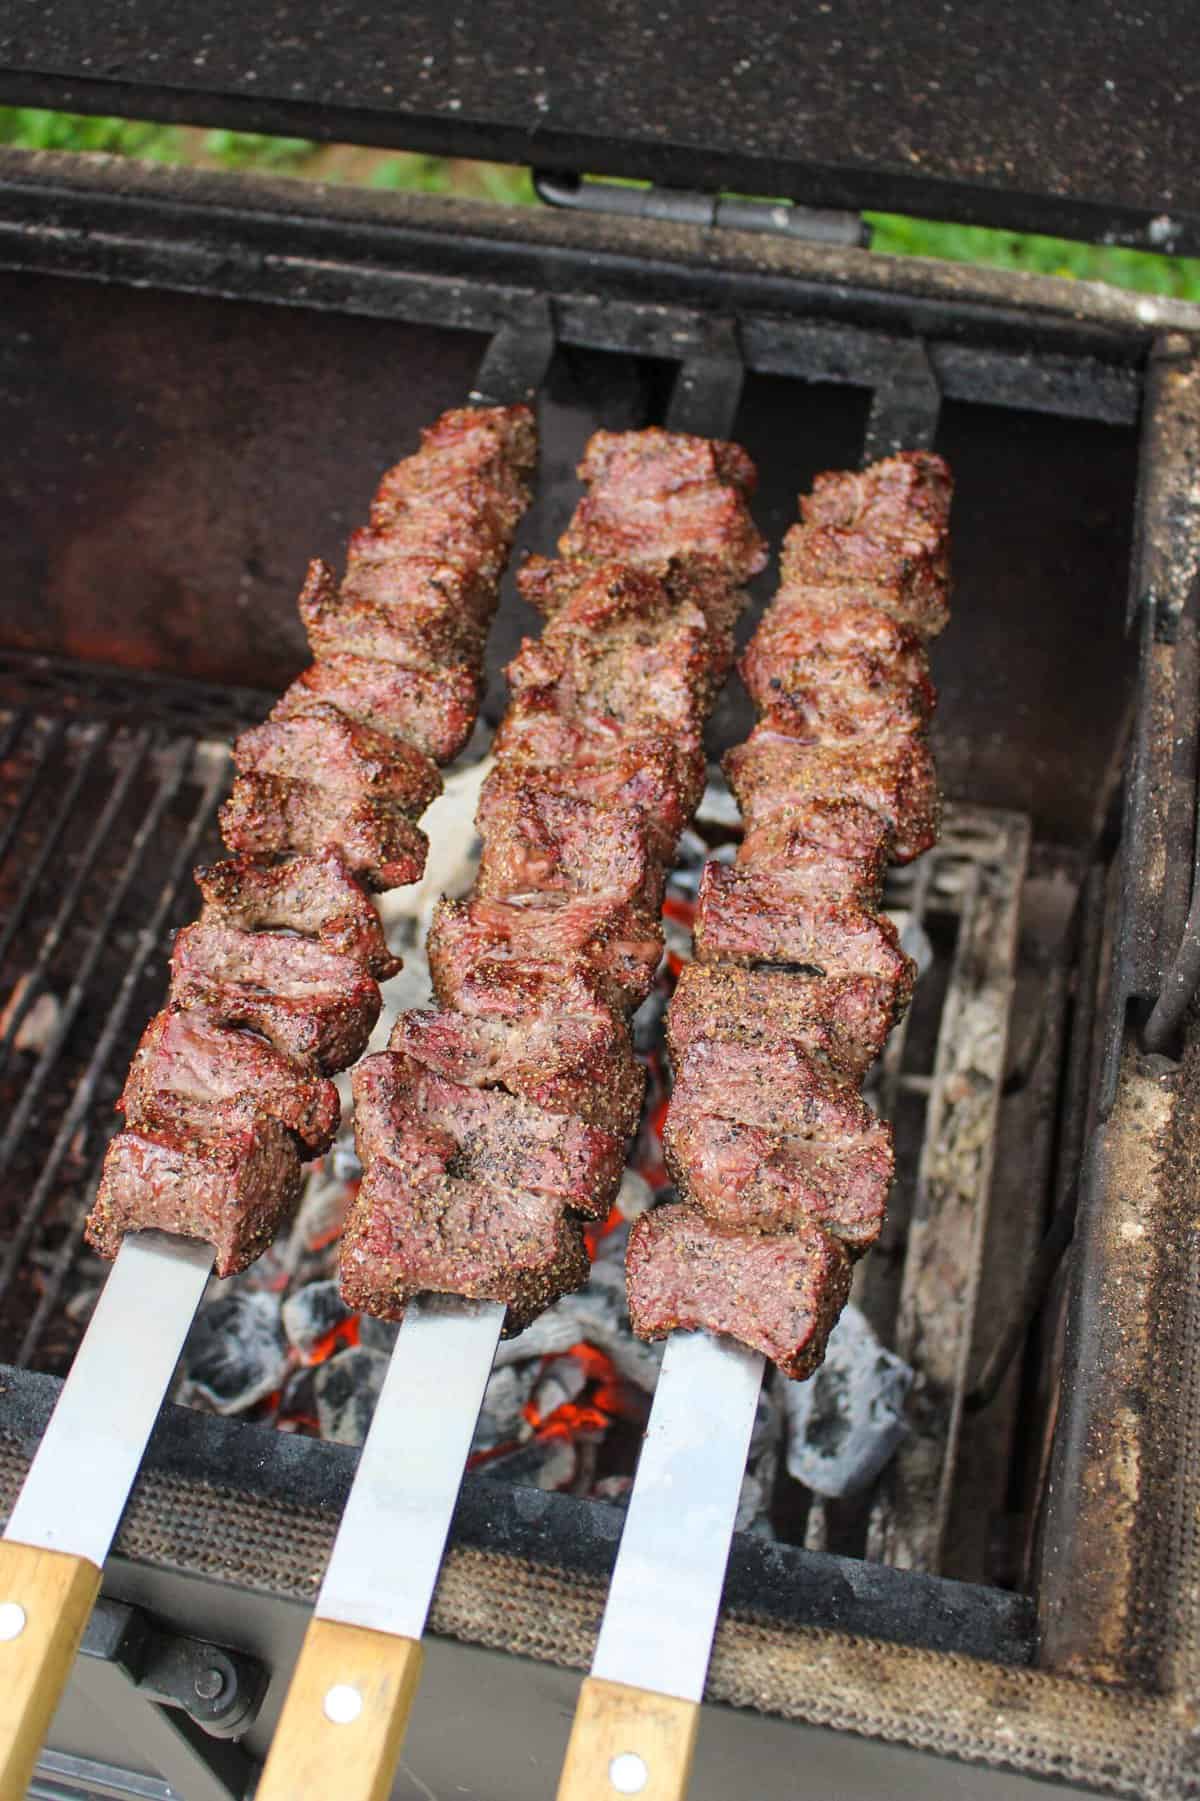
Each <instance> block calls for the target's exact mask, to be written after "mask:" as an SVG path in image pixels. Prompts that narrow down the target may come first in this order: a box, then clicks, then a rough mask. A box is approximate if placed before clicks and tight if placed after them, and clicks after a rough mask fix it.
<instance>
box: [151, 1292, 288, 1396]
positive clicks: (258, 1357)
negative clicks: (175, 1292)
mask: <svg viewBox="0 0 1200 1801" xmlns="http://www.w3.org/2000/svg"><path fill="white" fill-rule="evenodd" d="M183 1356H184V1379H183V1383H182V1386H181V1389H180V1392H179V1397H178V1398H179V1399H180V1400H181V1401H183V1402H184V1403H185V1404H187V1405H190V1406H196V1405H201V1406H205V1405H207V1406H208V1407H209V1408H211V1409H212V1411H213V1412H214V1413H226V1414H228V1413H244V1412H245V1411H246V1409H247V1408H248V1407H253V1406H254V1404H255V1402H256V1401H261V1400H263V1399H265V1397H266V1396H267V1395H269V1394H271V1393H273V1392H274V1390H275V1389H277V1388H280V1387H281V1386H282V1384H283V1379H284V1376H285V1374H286V1373H287V1368H288V1346H287V1340H286V1339H285V1337H284V1333H283V1322H282V1319H281V1317H280V1306H279V1297H278V1295H274V1294H269V1293H267V1292H266V1291H265V1290H262V1289H240V1290H236V1291H234V1292H232V1293H229V1294H219V1295H218V1296H217V1297H216V1299H215V1300H209V1301H206V1302H205V1304H204V1305H203V1306H202V1307H201V1309H200V1311H199V1313H198V1314H197V1315H196V1320H195V1324H194V1325H193V1326H192V1329H191V1331H190V1332H189V1333H188V1338H187V1343H186V1345H185V1346H184V1353H183Z"/></svg>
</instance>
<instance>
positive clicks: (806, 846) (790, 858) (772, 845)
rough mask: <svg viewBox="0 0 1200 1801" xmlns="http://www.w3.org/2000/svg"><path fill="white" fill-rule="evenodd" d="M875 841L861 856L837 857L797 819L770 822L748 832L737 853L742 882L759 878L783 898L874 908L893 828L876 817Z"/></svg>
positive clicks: (880, 892) (881, 885) (873, 815)
mask: <svg viewBox="0 0 1200 1801" xmlns="http://www.w3.org/2000/svg"><path fill="white" fill-rule="evenodd" d="M871 817H872V819H873V820H874V821H875V842H874V845H873V846H872V847H871V848H870V849H864V850H863V851H862V852H861V853H860V854H859V855H857V856H850V857H839V856H835V855H834V853H833V852H832V851H831V850H829V849H828V847H827V846H826V845H823V844H814V842H813V840H812V839H811V838H810V837H809V836H808V835H807V833H806V832H805V830H804V827H803V825H800V824H797V822H796V821H795V820H793V819H770V820H768V821H767V822H766V824H765V825H760V826H755V827H754V829H753V830H752V831H750V832H747V834H746V836H745V838H744V839H743V841H742V846H741V849H740V851H739V853H738V860H737V875H738V878H739V879H743V878H744V879H747V880H748V879H751V878H757V879H759V880H761V881H762V882H763V883H764V885H766V886H769V887H770V888H771V889H773V890H775V891H776V892H778V893H779V894H793V895H795V896H797V898H804V897H807V898H808V899H809V900H819V899H823V898H824V899H829V900H836V899H839V898H841V899H845V900H854V901H858V902H859V904H860V905H861V906H866V907H873V906H877V905H878V903H879V898H880V895H881V894H882V892H883V878H884V874H885V872H886V870H887V861H888V856H887V854H888V849H889V847H890V845H891V842H892V833H891V828H890V827H889V825H888V823H887V821H886V820H885V819H882V818H881V817H880V816H879V814H878V813H872V815H871Z"/></svg>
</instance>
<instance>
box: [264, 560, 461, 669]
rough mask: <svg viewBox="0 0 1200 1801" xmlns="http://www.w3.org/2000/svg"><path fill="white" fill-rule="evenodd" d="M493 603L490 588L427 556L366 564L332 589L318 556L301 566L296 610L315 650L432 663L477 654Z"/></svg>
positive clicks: (421, 666)
mask: <svg viewBox="0 0 1200 1801" xmlns="http://www.w3.org/2000/svg"><path fill="white" fill-rule="evenodd" d="M480 593H482V594H483V595H484V596H485V597H486V601H487V605H486V607H485V606H484V605H483V603H482V601H481V599H480V598H479V596H480ZM494 602H495V592H494V590H492V589H483V590H480V589H479V588H478V584H476V586H475V588H473V587H472V585H471V584H470V583H469V582H467V581H466V579H465V578H464V577H463V575H462V573H461V572H460V571H459V570H456V569H451V568H450V567H449V566H448V565H447V564H445V563H438V562H435V561H433V560H432V559H429V558H419V557H409V558H405V559H401V560H398V561H395V562H393V563H378V564H373V565H371V566H370V568H369V573H368V571H366V570H365V569H364V571H363V579H362V580H361V581H360V580H357V579H356V580H351V579H350V577H347V580H346V583H345V584H344V586H343V589H342V592H341V593H340V594H339V593H338V590H337V585H336V583H335V582H334V578H333V572H332V571H331V570H330V569H329V567H328V565H327V564H325V563H321V562H319V561H318V562H313V563H310V564H309V566H308V577H307V579H306V581H305V584H304V587H303V589H302V590H301V593H300V617H301V618H302V619H303V621H304V629H305V631H306V632H307V633H308V641H309V643H310V644H311V645H312V649H313V655H314V656H316V657H332V656H340V655H349V656H359V657H375V658H377V659H379V660H381V661H383V662H385V663H400V664H404V665H406V666H408V667H410V668H413V669H425V670H438V669H441V668H442V667H443V666H444V665H445V664H447V663H460V662H463V661H470V662H477V661H478V659H479V657H480V656H481V654H482V650H483V640H484V627H483V621H484V620H485V619H486V618H487V617H488V614H489V613H490V611H491V607H492V606H493V605H494Z"/></svg>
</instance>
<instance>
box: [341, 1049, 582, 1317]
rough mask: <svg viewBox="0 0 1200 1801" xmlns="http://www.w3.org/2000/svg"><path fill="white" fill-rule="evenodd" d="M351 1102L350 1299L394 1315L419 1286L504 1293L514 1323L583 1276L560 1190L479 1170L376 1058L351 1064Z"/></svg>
mask: <svg viewBox="0 0 1200 1801" xmlns="http://www.w3.org/2000/svg"><path fill="white" fill-rule="evenodd" d="M401 1061H407V1059H402V1060H401ZM477 1092H478V1091H477ZM501 1098H504V1099H508V1098H510V1097H501ZM354 1104H355V1132H356V1136H358V1139H359V1143H360V1146H361V1147H362V1149H361V1150H360V1155H362V1156H363V1162H364V1174H363V1180H362V1183H361V1186H360V1188H359V1191H358V1195H357V1197H356V1198H355V1201H354V1204H353V1206H352V1208H351V1210H350V1215H349V1218H348V1219H347V1222H346V1229H345V1233H344V1235H343V1239H342V1254H341V1282H342V1293H343V1295H344V1297H345V1298H346V1300H347V1302H348V1303H349V1304H350V1306H352V1307H359V1308H365V1309H366V1310H367V1311H368V1312H370V1313H373V1314H375V1315H377V1316H380V1317H383V1318H394V1317H398V1316H399V1315H400V1314H401V1313H402V1312H403V1308H404V1304H405V1302H406V1301H407V1300H408V1299H409V1298H410V1297H411V1296H413V1295H415V1294H423V1293H434V1294H455V1295H464V1296H466V1297H468V1298H469V1299H475V1300H491V1301H500V1302H503V1303H504V1304H505V1305H506V1306H507V1308H508V1310H509V1311H508V1316H507V1319H506V1329H507V1330H508V1331H509V1332H515V1331H519V1330H520V1329H521V1327H522V1326H523V1325H525V1324H526V1323H527V1322H528V1321H529V1320H530V1319H532V1318H533V1317H534V1316H535V1315H536V1314H537V1313H539V1312H540V1311H541V1310H542V1309H543V1308H544V1307H547V1306H549V1305H550V1303H551V1302H552V1301H555V1300H557V1299H558V1298H559V1296H560V1295H562V1294H565V1293H567V1292H569V1291H570V1289H572V1288H578V1287H579V1286H581V1284H582V1283H583V1282H584V1281H585V1280H586V1278H587V1271H588V1259H587V1252H586V1249H585V1248H584V1243H583V1232H582V1223H581V1221H580V1220H579V1219H578V1218H577V1217H574V1216H572V1215H571V1213H569V1211H568V1210H567V1207H566V1205H565V1203H564V1201H563V1200H562V1198H561V1196H560V1195H558V1194H554V1193H551V1192H548V1191H547V1190H546V1189H545V1188H542V1189H530V1188H520V1189H511V1188H503V1187H500V1186H498V1185H497V1183H496V1181H495V1180H494V1179H493V1178H492V1177H491V1176H490V1175H489V1174H487V1173H486V1169H485V1172H484V1173H482V1174H480V1173H479V1172H478V1170H476V1169H475V1168H474V1167H473V1166H472V1160H471V1158H470V1156H469V1154H468V1155H466V1156H464V1148H463V1145H462V1144H461V1143H460V1140H459V1138H458V1137H457V1136H456V1135H455V1133H454V1132H453V1131H450V1130H448V1129H447V1128H446V1127H445V1126H444V1125H442V1124H435V1123H433V1122H431V1121H430V1120H428V1119H426V1118H425V1117H423V1116H422V1114H421V1113H420V1111H419V1110H414V1109H410V1108H408V1107H406V1106H405V1105H403V1103H401V1104H399V1105H397V1103H396V1097H395V1093H394V1087H393V1082H392V1077H391V1073H390V1071H389V1069H388V1067H387V1066H386V1064H383V1063H382V1062H381V1059H380V1058H378V1057H371V1058H368V1059H367V1061H366V1062H365V1063H364V1064H362V1065H361V1067H360V1068H359V1069H357V1070H356V1071H355V1074H354ZM516 1104H517V1105H520V1104H521V1103H516ZM557 1123H558V1124H559V1125H561V1117H560V1118H559V1119H558V1122H557Z"/></svg>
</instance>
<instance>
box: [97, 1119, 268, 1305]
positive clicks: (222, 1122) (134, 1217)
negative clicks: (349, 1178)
mask: <svg viewBox="0 0 1200 1801" xmlns="http://www.w3.org/2000/svg"><path fill="white" fill-rule="evenodd" d="M299 1193H300V1159H299V1157H298V1155H297V1152H296V1145H295V1140H294V1139H293V1138H292V1136H291V1134H290V1132H288V1131H286V1130H285V1129H284V1127H283V1126H281V1125H280V1123H279V1121H278V1120H276V1119H270V1118H268V1117H267V1116H266V1115H265V1114H262V1113H255V1112H253V1110H252V1109H250V1108H247V1107H246V1106H245V1105H244V1104H241V1103H237V1104H235V1105H233V1106H231V1105H230V1104H229V1103H225V1104H224V1105H223V1106H218V1107H217V1108H202V1109H198V1110H197V1113H196V1115H195V1116H193V1117H191V1118H189V1119H188V1120H186V1121H185V1122H183V1123H174V1122H170V1123H168V1122H162V1123H156V1124H154V1125H153V1127H150V1128H148V1129H144V1130H136V1131H126V1132H120V1133H118V1134H117V1136H116V1137H115V1138H114V1139H113V1140H112V1142H111V1144H110V1145H109V1147H108V1151H107V1153H106V1155H105V1159H104V1171H103V1174H102V1176H101V1178H100V1187H99V1189H98V1191H97V1194H96V1201H95V1205H94V1206H93V1208H92V1211H91V1213H90V1214H89V1216H88V1221H87V1228H86V1237H87V1241H88V1243H89V1244H90V1245H91V1246H92V1248H93V1249H94V1250H96V1251H98V1252H99V1253H100V1255H101V1256H102V1257H115V1256H116V1254H117V1252H118V1251H119V1249H120V1248H121V1240H122V1239H123V1238H124V1236H125V1234H126V1232H139V1231H143V1230H146V1229H149V1228H151V1227H157V1228H158V1229H159V1230H161V1231H164V1232H178V1233H180V1234H181V1235H182V1236H183V1237H185V1238H199V1239H203V1240H205V1241H206V1242H208V1243H209V1244H211V1245H213V1246H214V1247H215V1250H216V1265H215V1267H216V1273H217V1274H218V1276H232V1275H235V1274H236V1273H237V1271H238V1270H242V1269H245V1268H246V1267H247V1265H248V1264H251V1263H253V1261H254V1259H255V1258H256V1257H257V1256H259V1255H260V1254H261V1253H262V1252H263V1251H265V1250H266V1248H267V1246H268V1245H269V1244H270V1243H271V1240H272V1239H273V1238H274V1237H275V1235H276V1233H277V1232H278V1231H279V1229H280V1227H281V1226H282V1225H283V1224H284V1223H285V1222H286V1220H287V1219H288V1217H289V1215H290V1214H291V1211H292V1209H293V1207H294V1206H295V1204H296V1200H297V1197H298V1195H299Z"/></svg>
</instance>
